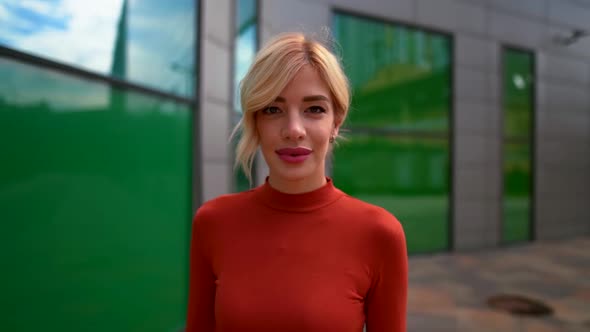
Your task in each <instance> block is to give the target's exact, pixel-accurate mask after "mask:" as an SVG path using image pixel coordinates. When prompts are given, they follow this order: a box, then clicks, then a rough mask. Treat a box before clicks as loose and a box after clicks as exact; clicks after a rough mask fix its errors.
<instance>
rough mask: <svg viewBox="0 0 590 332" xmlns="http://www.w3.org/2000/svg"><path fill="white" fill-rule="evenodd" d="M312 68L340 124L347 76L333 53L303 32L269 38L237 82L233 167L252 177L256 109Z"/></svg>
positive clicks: (345, 109) (345, 103)
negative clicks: (238, 115) (304, 69)
mask: <svg viewBox="0 0 590 332" xmlns="http://www.w3.org/2000/svg"><path fill="white" fill-rule="evenodd" d="M304 65H310V66H311V67H312V68H314V69H315V70H316V71H317V72H318V74H319V75H320V77H321V78H322V79H323V80H324V82H325V83H326V84H327V85H328V88H329V89H330V92H331V93H332V100H333V103H334V105H333V107H334V111H335V120H336V121H337V123H339V124H342V122H344V120H345V119H346V115H347V113H348V107H349V104H350V87H349V83H348V79H347V78H346V75H345V74H344V71H343V70H342V67H341V66H340V63H339V61H338V59H337V58H336V56H334V54H333V53H331V52H330V51H329V50H328V48H327V47H325V46H324V45H323V44H322V43H320V42H319V41H317V40H315V39H313V38H312V37H310V36H306V35H304V34H302V33H284V34H280V35H278V36H276V37H275V38H273V39H272V40H270V41H269V42H268V43H267V44H266V45H265V46H264V47H263V48H262V49H261V50H260V51H259V52H258V54H257V55H256V58H255V59H254V63H253V64H252V65H251V66H250V69H249V70H248V73H247V74H246V76H245V77H244V79H243V80H242V81H241V82H240V102H241V106H242V112H243V113H242V119H241V120H240V122H239V123H238V124H237V125H236V127H235V128H234V130H233V132H232V135H231V137H232V138H233V137H234V136H235V135H236V134H237V132H239V131H241V133H242V135H241V137H240V140H239V142H238V145H237V147H236V161H235V167H238V166H241V167H242V169H243V170H244V173H245V174H246V176H247V177H248V179H249V180H250V181H252V174H251V173H252V163H253V162H254V156H255V154H256V150H257V149H258V145H259V137H258V132H257V130H256V119H255V115H256V112H257V111H259V110H262V109H264V108H266V107H267V106H268V105H270V104H271V103H272V102H273V101H274V100H275V99H276V97H277V96H278V95H279V93H280V92H281V91H282V90H283V89H284V88H285V86H287V84H288V83H289V82H290V81H291V79H293V77H294V76H295V74H296V73H297V72H298V71H299V70H300V69H301V68H302V67H303V66H304Z"/></svg>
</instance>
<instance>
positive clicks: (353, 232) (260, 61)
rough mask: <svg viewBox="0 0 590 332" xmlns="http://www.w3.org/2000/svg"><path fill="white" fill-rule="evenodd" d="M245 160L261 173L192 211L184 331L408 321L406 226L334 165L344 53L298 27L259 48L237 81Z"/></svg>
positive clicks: (379, 326)
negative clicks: (353, 192) (257, 160)
mask: <svg viewBox="0 0 590 332" xmlns="http://www.w3.org/2000/svg"><path fill="white" fill-rule="evenodd" d="M240 92H241V103H242V108H243V110H244V115H243V118H242V121H241V122H240V124H239V125H238V128H239V129H240V130H242V135H241V139H240V141H239V144H238V147H237V159H238V163H239V164H240V165H241V167H242V168H243V169H244V170H245V172H246V174H250V172H251V167H252V159H253V158H254V154H255V152H256V150H257V149H258V148H260V150H261V151H262V154H263V156H264V159H265V161H266V163H267V164H268V166H269V174H268V177H267V178H266V181H265V183H264V184H263V185H261V186H259V187H257V188H255V189H252V190H249V191H246V192H243V193H238V194H229V195H224V196H221V197H218V198H216V199H213V200H211V201H209V202H207V203H205V204H203V205H202V206H201V207H200V208H199V210H198V211H197V213H196V216H195V218H194V222H193V231H192V242H191V252H190V285H189V289H190V291H189V299H188V312H187V331H190V332H213V331H216V332H234V331H236V332H237V331H256V332H267V331H268V332H271V331H272V332H277V331H282V332H286V331H294V332H295V331H296V332H327V331H339V332H348V331H350V332H361V331H363V325H364V324H366V329H367V331H369V332H394V331H395V332H401V331H405V330H406V298H407V254H406V244H405V238H404V233H403V230H402V227H401V225H400V223H399V222H398V221H397V220H396V218H395V217H394V216H393V215H391V214H390V213H389V212H387V211H385V210H384V209H382V208H380V207H377V206H374V205H370V204H368V203H365V202H362V201H360V200H357V199H355V198H353V197H350V196H348V195H346V194H344V193H343V192H341V191H340V190H338V189H337V188H336V187H335V185H334V183H333V182H332V180H331V179H330V178H327V177H326V174H325V163H326V156H327V155H328V153H329V151H330V150H331V146H332V144H333V143H334V141H335V140H336V138H337V137H338V130H339V128H340V126H341V124H342V123H343V122H344V120H345V118H346V115H347V112H348V107H349V102H350V100H349V99H350V93H349V87H348V81H347V78H346V76H345V75H344V73H343V71H342V69H341V67H340V64H339V62H338V60H337V59H336V57H335V56H334V55H333V54H332V53H330V51H328V49H327V48H326V47H324V46H323V45H322V44H320V43H319V42H317V41H314V40H312V39H310V38H309V37H306V36H304V35H302V34H299V33H290V34H283V35H280V36H278V37H276V38H275V39H273V40H272V41H270V42H269V43H268V44H267V45H266V46H265V47H264V48H263V49H262V50H260V52H259V53H258V55H257V57H256V59H255V61H254V63H253V65H252V66H251V68H250V70H249V72H248V73H247V75H246V77H245V78H244V80H243V81H242V83H241V91H240Z"/></svg>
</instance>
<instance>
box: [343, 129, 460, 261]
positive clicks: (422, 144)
mask: <svg viewBox="0 0 590 332" xmlns="http://www.w3.org/2000/svg"><path fill="white" fill-rule="evenodd" d="M448 170H449V169H448V144H447V143H446V142H445V141H443V140H427V139H412V138H387V137H379V136H364V135H363V136H361V135H354V136H351V137H349V139H348V140H346V141H344V142H342V143H340V144H339V146H338V147H337V148H336V150H335V156H334V171H333V172H334V173H333V176H334V179H336V180H335V181H337V182H336V183H337V185H338V186H339V187H340V188H341V189H342V190H343V191H345V192H346V193H348V194H350V195H352V196H355V197H357V198H360V199H362V200H365V201H367V202H370V203H373V204H376V205H379V206H382V207H383V208H385V209H387V210H389V211H391V212H392V213H394V215H395V216H396V217H397V218H398V219H399V220H400V221H401V222H402V224H403V226H404V230H405V232H406V238H407V243H408V250H410V251H412V252H424V251H435V250H443V249H445V248H447V247H448V243H447V238H448V226H447V223H448V222H447V219H448V209H449V208H448V191H449V182H448Z"/></svg>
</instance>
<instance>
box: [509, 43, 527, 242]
mask: <svg viewBox="0 0 590 332" xmlns="http://www.w3.org/2000/svg"><path fill="white" fill-rule="evenodd" d="M502 59H503V103H502V105H503V109H504V112H503V113H504V130H503V150H504V158H503V172H504V194H503V205H502V206H503V209H502V212H503V223H502V241H503V242H504V243H514V242H523V241H528V240H531V239H532V232H531V227H532V222H531V212H532V208H531V207H532V193H533V190H532V188H533V187H532V186H533V183H532V151H533V143H532V142H533V114H534V58H533V54H532V53H530V52H527V51H522V50H516V49H511V48H505V49H504V50H503V56H502Z"/></svg>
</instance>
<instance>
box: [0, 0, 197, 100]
mask: <svg viewBox="0 0 590 332" xmlns="http://www.w3.org/2000/svg"><path fill="white" fill-rule="evenodd" d="M195 3H196V1H194V0H176V1H167V2H164V1H159V0H141V1H128V0H113V1H37V2H35V1H3V2H0V13H3V15H0V16H2V29H1V30H0V44H2V45H5V46H7V47H10V48H14V49H17V50H21V51H24V52H27V53H31V54H34V55H37V56H41V57H45V58H48V59H51V60H55V61H58V62H63V63H67V64H69V65H73V66H76V67H80V68H84V69H87V70H90V71H93V72H98V73H101V74H105V75H111V76H114V77H117V78H120V79H124V80H130V81H133V82H137V83H140V84H145V85H148V86H151V87H154V88H157V89H161V90H164V91H166V92H170V93H174V94H179V95H184V96H192V95H193V94H194V90H195V89H194V81H195V68H194V67H195V66H194V63H195V59H194V58H195V36H196V34H195V33H196V27H195V12H196V8H195Z"/></svg>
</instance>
